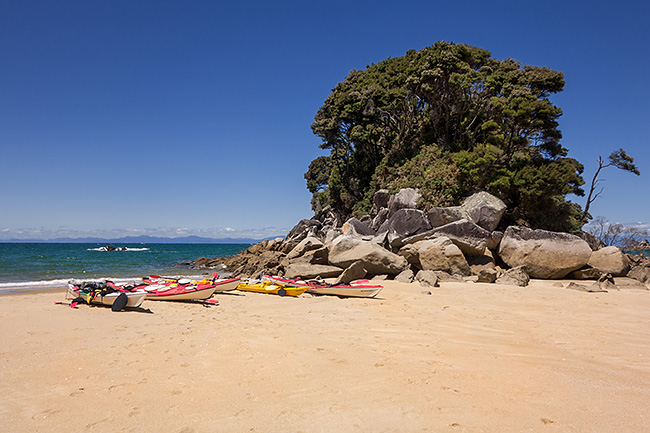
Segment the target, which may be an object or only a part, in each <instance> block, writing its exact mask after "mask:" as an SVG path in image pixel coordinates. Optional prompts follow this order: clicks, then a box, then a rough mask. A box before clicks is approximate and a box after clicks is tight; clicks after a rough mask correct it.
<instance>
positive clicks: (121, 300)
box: [111, 293, 129, 311]
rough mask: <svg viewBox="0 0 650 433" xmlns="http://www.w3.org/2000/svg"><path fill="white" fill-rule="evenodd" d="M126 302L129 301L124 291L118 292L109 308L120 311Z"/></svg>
mask: <svg viewBox="0 0 650 433" xmlns="http://www.w3.org/2000/svg"><path fill="white" fill-rule="evenodd" d="M127 302H129V297H128V296H127V295H126V293H120V294H119V295H118V297H117V299H115V302H113V305H111V310H113V311H121V310H123V309H124V307H126V303H127Z"/></svg>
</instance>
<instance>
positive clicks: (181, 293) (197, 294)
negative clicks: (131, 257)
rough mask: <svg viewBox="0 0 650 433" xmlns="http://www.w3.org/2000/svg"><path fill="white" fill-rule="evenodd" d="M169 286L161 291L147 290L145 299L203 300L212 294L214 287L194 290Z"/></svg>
mask: <svg viewBox="0 0 650 433" xmlns="http://www.w3.org/2000/svg"><path fill="white" fill-rule="evenodd" d="M175 289H176V288H171V289H169V290H164V291H162V292H157V291H156V292H148V293H147V299H148V300H150V301H204V300H206V299H208V298H210V296H212V295H213V294H214V292H215V290H216V287H214V286H212V287H207V288H205V289H195V290H185V289H183V290H175Z"/></svg>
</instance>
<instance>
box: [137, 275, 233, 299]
mask: <svg viewBox="0 0 650 433" xmlns="http://www.w3.org/2000/svg"><path fill="white" fill-rule="evenodd" d="M143 282H144V283H145V284H146V286H145V290H146V291H147V299H151V300H152V301H153V300H156V301H193V300H205V299H208V298H210V297H211V296H212V295H213V294H214V293H215V292H225V291H229V290H234V289H235V288H236V287H237V284H238V283H239V278H221V279H217V278H214V279H203V280H201V281H195V280H190V279H170V278H164V277H157V276H154V275H152V276H150V277H149V278H143Z"/></svg>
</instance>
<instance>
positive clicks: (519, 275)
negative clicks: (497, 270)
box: [496, 266, 530, 287]
mask: <svg viewBox="0 0 650 433" xmlns="http://www.w3.org/2000/svg"><path fill="white" fill-rule="evenodd" d="M529 281H530V276H529V275H528V274H527V273H526V271H525V270H524V267H523V266H517V267H516V268H512V269H508V270H507V271H505V272H504V273H503V274H502V275H501V276H499V278H497V279H496V283H497V284H507V285H510V286H520V287H526V286H527V285H528V282H529Z"/></svg>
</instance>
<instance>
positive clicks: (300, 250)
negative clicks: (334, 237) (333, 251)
mask: <svg viewBox="0 0 650 433" xmlns="http://www.w3.org/2000/svg"><path fill="white" fill-rule="evenodd" d="M322 247H323V243H322V242H321V241H320V239H318V238H316V237H314V236H311V235H310V236H307V237H306V238H304V239H303V240H301V241H300V242H299V243H298V245H296V246H295V247H294V248H293V249H292V250H291V251H290V252H289V254H287V259H289V260H291V259H294V258H296V257H300V256H302V255H303V254H305V253H306V252H307V251H311V250H317V249H319V248H322Z"/></svg>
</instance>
